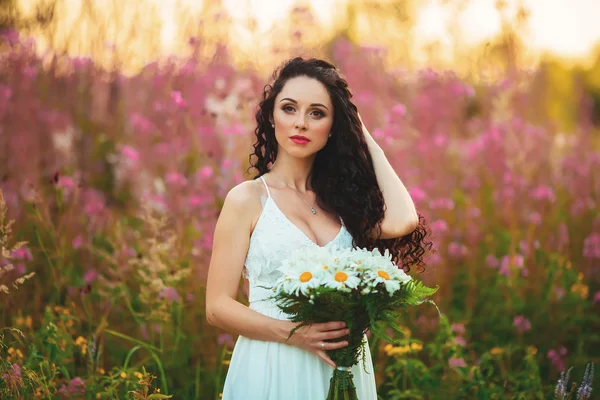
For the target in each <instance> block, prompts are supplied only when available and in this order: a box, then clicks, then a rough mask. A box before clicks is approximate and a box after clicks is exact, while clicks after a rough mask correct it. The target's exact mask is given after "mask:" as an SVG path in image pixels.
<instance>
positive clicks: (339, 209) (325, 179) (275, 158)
mask: <svg viewBox="0 0 600 400" xmlns="http://www.w3.org/2000/svg"><path fill="white" fill-rule="evenodd" d="M274 78H275V80H274V83H273V85H272V86H269V85H267V87H266V89H265V92H264V97H263V100H262V101H261V103H260V107H259V110H258V111H257V113H256V122H257V128H256V130H255V134H256V139H257V140H256V143H255V145H254V153H253V154H252V155H251V156H250V162H251V166H252V167H254V168H255V169H256V171H257V172H256V176H255V179H254V180H252V181H246V182H243V183H241V184H239V185H238V186H236V187H234V188H233V189H231V191H230V192H229V193H228V194H227V196H226V199H225V203H224V205H223V209H222V211H221V215H220V217H219V220H218V222H217V225H216V229H215V234H214V247H213V252H212V258H211V261H210V266H209V273H208V282H207V294H206V315H207V319H208V321H209V323H211V324H212V325H215V326H217V327H219V328H222V329H224V330H227V331H229V332H232V333H234V334H237V335H240V336H239V339H238V341H237V343H236V345H235V348H234V351H233V355H232V358H231V363H230V365H229V370H228V374H227V377H226V380H225V388H224V390H223V399H224V400H313V399H314V400H321V399H324V398H325V397H326V396H327V391H328V388H329V379H330V377H331V375H332V368H335V367H336V366H335V364H334V363H333V361H332V360H331V359H330V358H329V357H328V356H327V353H326V350H333V349H339V348H342V347H344V346H346V345H347V344H346V343H345V342H344V341H340V340H339V339H340V338H342V337H343V336H345V335H346V334H347V331H346V328H345V327H344V324H343V322H341V321H331V322H327V323H314V324H312V325H309V326H305V327H303V328H301V329H299V330H298V331H297V332H296V333H295V334H294V335H293V336H292V337H291V338H290V339H289V340H287V338H288V336H289V333H290V331H291V330H292V329H293V328H294V327H295V326H296V325H297V324H296V323H293V322H291V321H289V319H288V318H287V317H286V315H285V314H283V313H282V312H281V311H279V309H278V308H277V307H276V305H275V304H274V303H273V302H272V301H270V300H268V299H267V297H268V296H269V295H270V292H269V291H268V290H266V289H263V288H259V287H258V286H267V287H268V286H269V285H272V284H273V283H274V282H275V281H276V280H277V278H279V277H280V276H281V275H282V274H283V271H281V269H279V267H280V266H281V262H282V261H283V260H284V259H285V258H286V257H287V255H288V254H289V253H290V251H292V250H294V249H298V248H306V249H307V250H309V249H310V248H311V247H313V246H320V247H330V246H338V247H342V248H349V247H352V246H359V247H368V248H373V247H377V248H379V249H381V251H383V250H385V249H389V250H390V252H391V253H392V254H393V256H394V258H395V260H396V261H397V262H398V263H399V265H400V263H402V264H401V265H403V266H404V267H405V268H409V267H410V266H411V265H417V266H419V267H421V266H422V265H423V262H422V256H423V255H424V253H425V251H426V249H427V247H430V246H431V243H430V242H426V241H425V240H424V238H425V237H426V234H427V232H426V227H425V225H424V224H423V221H422V217H420V216H419V215H418V214H417V212H416V210H415V207H414V204H413V202H412V200H411V198H410V196H409V194H408V192H407V190H406V188H405V187H404V185H403V184H402V182H401V181H400V179H399V178H398V176H397V175H396V173H395V172H394V170H393V169H392V167H391V166H390V164H389V162H388V160H387V159H386V157H385V154H384V153H383V151H382V150H381V148H380V147H379V146H378V145H377V143H375V141H374V140H373V138H372V137H371V135H370V134H369V132H368V131H367V129H366V128H365V127H364V125H363V124H362V121H361V119H360V117H359V114H358V111H357V109H356V106H355V105H354V104H353V103H352V102H351V101H350V99H351V97H352V94H351V92H350V90H349V89H348V84H347V82H346V81H345V80H344V79H343V78H342V77H341V76H340V74H339V72H338V71H337V70H336V68H335V66H333V65H331V64H330V63H328V62H326V61H322V60H318V59H310V60H304V59H302V58H294V59H292V60H290V61H288V62H286V63H285V64H284V65H283V66H282V67H281V68H280V69H279V71H277V72H276V73H275V74H274ZM240 276H243V277H245V278H246V279H248V281H249V285H250V293H249V301H250V305H249V307H246V306H245V305H243V304H241V303H239V302H237V301H236V300H235V298H236V293H237V289H238V285H239V280H240ZM336 339H338V340H336ZM365 369H366V371H367V372H365ZM352 373H353V375H354V383H355V385H356V388H357V393H358V397H359V399H361V400H375V399H377V393H376V385H375V378H374V373H373V364H372V361H371V354H370V352H369V348H368V346H367V348H366V365H363V363H362V362H360V363H359V364H358V365H356V366H354V367H353V368H352Z"/></svg>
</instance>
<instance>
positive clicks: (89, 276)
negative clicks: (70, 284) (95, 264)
mask: <svg viewBox="0 0 600 400" xmlns="http://www.w3.org/2000/svg"><path fill="white" fill-rule="evenodd" d="M97 277H98V273H97V272H96V270H95V269H93V268H92V269H89V270H88V271H87V272H86V273H85V275H83V280H84V281H85V284H86V285H89V284H91V283H92V282H94V281H95V280H96V278H97Z"/></svg>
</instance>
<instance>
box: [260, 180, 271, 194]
mask: <svg viewBox="0 0 600 400" xmlns="http://www.w3.org/2000/svg"><path fill="white" fill-rule="evenodd" d="M260 179H262V181H263V183H264V184H265V188H266V189H267V195H268V196H269V197H271V192H269V187H268V186H267V182H265V178H263V177H262V175H261V176H260Z"/></svg>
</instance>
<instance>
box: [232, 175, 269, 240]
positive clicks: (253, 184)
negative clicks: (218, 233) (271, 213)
mask: <svg viewBox="0 0 600 400" xmlns="http://www.w3.org/2000/svg"><path fill="white" fill-rule="evenodd" d="M263 190H264V189H263V185H262V182H259V181H258V180H248V181H244V182H241V183H239V184H238V185H236V186H234V187H233V188H231V189H230V190H229V192H228V193H227V196H226V197H225V202H224V204H223V210H222V212H227V213H235V214H238V216H239V217H240V218H243V219H244V220H245V221H247V222H249V223H250V227H251V229H253V228H254V225H255V224H256V221H257V220H258V217H259V216H260V213H261V211H262V205H261V201H260V198H261V196H262V195H263Z"/></svg>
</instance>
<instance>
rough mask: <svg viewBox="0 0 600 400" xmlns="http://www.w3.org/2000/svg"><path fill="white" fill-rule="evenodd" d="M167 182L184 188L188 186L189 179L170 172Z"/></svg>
mask: <svg viewBox="0 0 600 400" xmlns="http://www.w3.org/2000/svg"><path fill="white" fill-rule="evenodd" d="M165 182H166V183H168V184H169V185H171V186H177V187H184V186H185V185H187V178H186V177H185V176H183V174H181V173H179V172H169V173H167V174H166V176H165Z"/></svg>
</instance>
